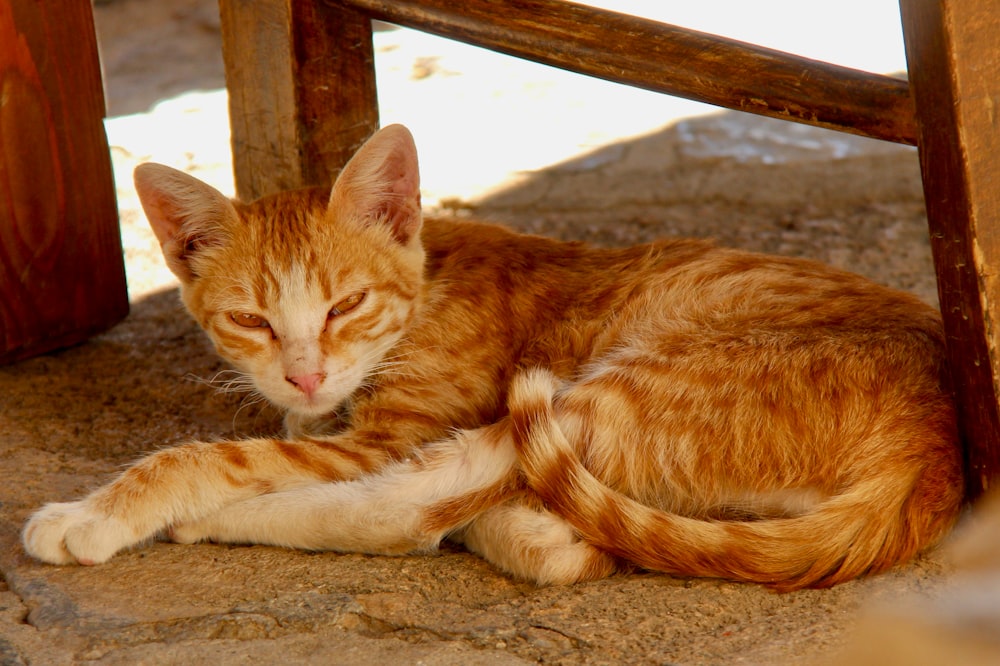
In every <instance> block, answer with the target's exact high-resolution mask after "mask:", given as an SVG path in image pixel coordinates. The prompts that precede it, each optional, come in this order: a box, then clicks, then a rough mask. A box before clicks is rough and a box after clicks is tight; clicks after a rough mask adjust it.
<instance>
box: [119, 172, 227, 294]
mask: <svg viewBox="0 0 1000 666" xmlns="http://www.w3.org/2000/svg"><path fill="white" fill-rule="evenodd" d="M133 179H134V180H135V189H136V192H138V194H139V201H140V202H141V203H142V208H143V210H144V211H145V212H146V218H147V219H148V220H149V225H150V226H151V227H152V228H153V233H154V234H156V239H157V240H158V241H160V248H161V249H162V250H163V258H164V259H166V261H167V266H168V267H169V268H170V270H171V271H173V273H174V275H176V276H177V277H178V278H180V280H181V281H182V282H189V281H190V280H191V279H192V278H193V277H195V275H196V274H197V272H196V270H195V266H194V265H193V264H194V263H196V262H195V261H194V260H195V258H196V257H197V255H198V253H199V252H200V251H202V250H204V249H206V248H211V247H218V246H221V245H224V244H225V243H226V240H227V239H228V237H229V232H228V230H229V229H230V228H231V227H232V225H233V224H234V223H235V222H236V220H237V219H238V216H237V214H236V209H235V208H234V207H233V204H232V202H231V201H230V200H229V199H227V198H226V197H225V195H223V194H222V193H221V192H219V191H218V190H216V189H215V188H214V187H212V186H210V185H207V184H205V183H203V182H201V181H200V180H198V179H197V178H195V177H194V176H189V175H188V174H186V173H184V172H183V171H178V170H177V169H172V168H170V167H168V166H164V165H162V164H153V163H148V164H140V165H139V166H137V167H136V168H135V172H134V174H133Z"/></svg>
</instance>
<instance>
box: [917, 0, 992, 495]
mask: <svg viewBox="0 0 1000 666" xmlns="http://www.w3.org/2000/svg"><path fill="white" fill-rule="evenodd" d="M900 9H901V11H902V16H903V28H904V34H905V38H906V39H905V41H906V55H907V61H908V62H909V71H910V73H911V74H910V76H911V80H912V85H913V93H914V97H915V99H916V102H917V108H918V109H919V113H918V124H919V136H920V162H921V167H922V170H923V179H924V195H925V198H926V201H927V217H928V220H929V224H930V232H931V245H932V249H933V252H934V264H935V267H936V270H937V276H938V292H939V295H940V300H941V309H942V313H943V314H944V318H945V329H946V333H947V336H948V343H949V355H950V357H951V358H950V361H951V369H952V372H951V374H952V380H953V384H954V389H955V392H956V397H957V400H958V405H959V409H960V410H961V412H960V413H961V420H962V423H963V431H964V436H965V440H966V442H967V447H968V468H969V486H970V488H969V489H970V492H971V493H972V494H973V495H977V494H979V493H980V492H982V491H983V490H985V489H987V488H989V487H991V486H996V485H997V483H998V480H1000V413H998V404H1000V402H998V397H1000V388H998V381H997V380H998V376H1000V351H998V347H1000V331H998V329H997V322H998V321H1000V319H998V317H1000V283H998V275H1000V157H998V156H1000V128H998V124H1000V89H998V88H997V82H998V81H1000V49H998V48H997V46H996V43H997V42H996V36H997V35H998V34H1000V14H998V13H997V11H996V4H995V2H994V0H949V2H944V3H942V2H926V1H924V0H902V2H900Z"/></svg>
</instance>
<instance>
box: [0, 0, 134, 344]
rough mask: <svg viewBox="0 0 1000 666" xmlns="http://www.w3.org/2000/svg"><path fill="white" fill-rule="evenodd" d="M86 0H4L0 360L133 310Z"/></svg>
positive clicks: (90, 330) (0, 18)
mask: <svg viewBox="0 0 1000 666" xmlns="http://www.w3.org/2000/svg"><path fill="white" fill-rule="evenodd" d="M103 117H104V92H103V88H102V87H101V70H100V65H99V63H98V59H97V43H96V38H95V36H94V25H93V17H92V15H91V4H90V0H65V1H64V2H60V3H58V9H57V8H56V4H54V3H47V2H20V1H19V0H0V363H6V362H11V361H15V360H18V359H21V358H26V357H28V356H31V355H34V354H39V353H42V352H46V351H49V350H52V349H56V348H58V347H63V346H66V345H70V344H74V343H77V342H80V341H81V340H83V339H85V338H86V337H88V336H89V335H92V334H94V333H96V332H98V331H101V330H103V329H105V328H107V327H108V326H110V325H112V324H113V323H115V322H117V321H118V320H120V319H121V318H122V317H124V316H125V315H126V313H127V312H128V293H127V291H126V288H125V271H124V263H123V260H122V249H121V239H120V234H119V229H118V212H117V207H116V202H115V190H114V180H113V179H112V175H111V155H110V152H109V151H108V144H107V138H106V135H105V133H104V125H103Z"/></svg>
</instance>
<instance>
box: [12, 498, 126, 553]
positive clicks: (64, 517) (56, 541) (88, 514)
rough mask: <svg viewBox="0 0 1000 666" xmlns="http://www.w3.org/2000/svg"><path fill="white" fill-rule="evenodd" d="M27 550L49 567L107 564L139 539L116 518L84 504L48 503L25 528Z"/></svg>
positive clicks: (24, 535)
mask: <svg viewBox="0 0 1000 666" xmlns="http://www.w3.org/2000/svg"><path fill="white" fill-rule="evenodd" d="M22 540H23V542H24V549H25V550H26V551H28V554H29V555H31V556H33V557H35V558H37V559H39V560H41V561H43V562H48V563H50V564H71V563H73V562H79V563H80V564H85V565H92V564H100V563H102V562H107V561H108V560H109V559H111V557H112V556H113V555H114V554H115V553H117V552H118V551H119V550H121V549H122V548H125V547H127V546H131V545H133V544H134V543H136V541H138V539H136V538H135V537H134V536H133V535H132V534H131V532H130V531H129V530H128V529H127V527H126V526H125V525H124V524H123V523H122V522H121V521H119V520H117V519H115V518H109V517H107V516H103V515H100V514H98V513H97V512H96V511H94V510H93V509H91V508H89V507H88V506H87V504H86V502H84V501H80V502H64V503H59V504H46V505H45V506H43V507H42V508H41V509H39V510H38V511H37V512H36V513H35V515H33V516H32V517H31V518H30V519H29V520H28V524H27V525H25V527H24V533H23V535H22Z"/></svg>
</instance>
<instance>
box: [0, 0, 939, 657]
mask: <svg viewBox="0 0 1000 666" xmlns="http://www.w3.org/2000/svg"><path fill="white" fill-rule="evenodd" d="M96 12H97V19H98V23H99V36H100V39H101V42H102V49H103V55H104V64H105V71H106V78H107V87H108V98H109V101H110V113H111V115H112V116H115V118H113V119H112V120H110V121H109V125H108V127H109V136H110V139H111V143H112V152H113V155H114V158H115V167H116V174H117V179H118V188H119V203H120V208H121V211H120V212H121V218H122V234H123V239H124V242H125V246H126V248H125V254H126V260H127V270H128V276H129V288H130V293H131V295H132V312H131V314H130V315H129V317H128V318H127V319H126V320H125V321H124V322H122V323H121V324H120V325H118V326H116V327H115V328H113V329H112V330H110V331H108V332H107V333H105V334H103V335H100V336H98V337H96V338H94V339H93V340H92V341H90V342H88V343H87V344H84V345H81V346H79V347H76V348H73V349H69V350H66V351H62V352H59V353H55V354H50V355H47V356H44V357H41V358H36V359H32V360H29V361H25V362H23V363H19V364H16V365H13V366H8V367H5V368H0V432H2V436H0V569H2V572H3V581H4V582H2V583H0V664H22V663H31V664H62V663H81V662H86V663H91V662H93V663H98V664H138V663H150V664H152V663H156V664H219V663H223V664H241V663H248V664H249V663H277V662H280V663H284V664H298V663H331V664H369V663H424V664H442V665H444V664H480V663H482V664H486V663H489V664H508V663H509V664H516V663H528V662H543V663H557V664H577V663H606V664H617V663H649V664H668V663H676V664H733V663H747V664H798V663H814V662H816V661H817V660H822V659H829V658H830V657H831V656H832V655H835V654H837V653H838V651H839V650H840V649H841V647H842V646H843V645H844V644H845V643H846V642H847V641H848V637H849V636H850V635H851V632H852V631H853V628H854V626H855V624H856V623H857V621H858V617H859V609H862V608H865V607H868V606H870V605H871V604H872V603H875V602H891V601H892V600H894V599H898V598H905V599H913V598H914V597H916V598H919V599H924V600H926V601H927V603H932V600H933V599H934V598H935V595H936V594H938V591H939V590H940V589H941V586H942V585H943V584H944V583H943V581H944V574H945V567H944V566H943V565H942V562H941V557H940V555H938V554H935V553H932V554H930V555H929V556H926V557H924V558H921V559H919V560H918V561H916V562H914V563H912V564H910V565H907V566H905V567H901V568H899V569H897V570H894V571H892V572H889V573H888V574H885V575H882V576H878V577H875V578H871V579H867V580H861V581H855V582H850V583H847V584H844V585H841V586H839V587H837V588H835V589H832V590H824V591H803V592H796V593H792V594H786V595H776V594H773V593H771V592H768V591H766V590H763V589H761V588H758V587H755V586H751V585H739V584H733V583H727V582H720V581H714V580H684V579H674V578H670V577H667V576H663V575H658V574H645V573H640V574H634V575H627V576H617V577H614V578H611V579H608V580H604V581H600V582H595V583H589V584H583V585H577V586H573V587H556V588H545V589H539V588H535V587H533V586H531V585H527V584H523V583H519V582H516V581H513V580H510V579H509V578H506V577H504V576H502V575H500V574H498V573H497V572H496V571H494V570H493V569H491V568H490V567H489V566H488V565H487V564H485V563H484V562H482V561H481V560H479V559H478V558H476V557H474V556H471V555H469V554H467V553H465V552H462V551H461V550H459V549H457V548H452V547H448V546H445V547H444V548H443V549H442V552H441V553H440V554H439V555H438V556H434V557H399V558H385V557H366V556H360V555H337V554H327V553H322V554H306V553H300V552H293V551H288V550H283V549H277V548H266V547H230V546H214V545H201V546H195V547H191V546H178V545H173V544H167V543H154V544H151V545H149V546H148V547H145V548H142V549H139V550H135V551H133V552H129V553H125V554H123V555H121V556H119V557H117V558H115V559H114V560H113V561H112V562H111V563H109V564H106V565H103V566H98V567H92V568H84V567H76V566H73V567H64V568H57V567H50V566H43V565H40V564H38V563H36V562H34V561H32V560H30V559H29V558H28V557H27V556H26V555H25V554H24V552H23V550H22V549H21V548H20V545H19V541H18V538H19V537H18V533H19V530H20V528H21V525H22V524H23V522H24V520H25V519H26V518H27V517H28V515H29V514H30V512H31V511H32V510H33V509H35V508H37V507H38V506H39V505H41V504H42V503H44V502H47V501H57V500H68V499H73V498H76V497H78V496H80V495H81V494H82V493H84V492H86V491H87V490H88V489H90V488H93V487H94V486H96V485H97V484H99V483H102V482H104V481H106V480H108V479H109V477H110V476H111V475H112V474H113V473H115V472H116V470H118V469H120V468H121V466H123V465H125V464H127V463H129V462H130V461H132V460H134V459H135V458H136V457H138V456H140V455H141V454H143V453H145V452H148V451H151V450H155V449H157V448H159V447H162V446H168V445H171V444H176V443H179V442H184V441H189V440H192V439H218V438H223V437H233V436H246V435H250V434H254V433H266V432H274V431H276V430H277V428H278V425H279V420H280V418H279V415H278V414H277V413H276V412H275V411H274V410H273V409H270V408H268V407H265V406H260V405H252V404H244V402H243V399H242V397H241V396H239V395H235V396H234V395H227V394H224V393H221V392H219V391H218V390H217V389H216V387H215V386H213V385H212V382H213V378H215V377H217V376H221V375H219V373H220V372H221V371H223V370H224V369H225V368H224V365H223V364H222V363H221V362H220V361H218V360H217V359H216V358H215V356H214V355H213V353H212V351H211V349H210V347H209V345H208V343H207V342H206V340H205V339H204V337H203V336H202V334H201V333H200V331H199V330H198V329H197V327H196V326H195V325H194V324H193V323H192V322H191V321H190V319H189V317H188V316H187V315H186V314H185V313H184V311H183V310H182V308H181V306H180V304H179V301H178V298H177V293H176V288H175V284H174V282H173V279H172V277H171V276H170V275H169V273H168V272H166V270H165V268H164V267H163V264H162V260H161V259H160V258H159V254H158V250H157V248H156V246H155V242H154V241H153V238H152V235H151V234H150V233H149V232H148V230H147V229H146V228H145V224H144V220H143V219H142V216H141V214H140V213H139V212H138V210H137V205H136V201H135V195H134V192H133V191H132V190H131V186H130V184H129V180H130V171H131V168H132V167H133V166H134V165H135V164H136V163H138V162H140V161H144V160H146V159H150V158H154V159H157V160H158V161H163V162H167V163H171V164H173V165H175V166H180V167H181V168H185V169H187V170H188V171H190V172H192V173H195V174H196V175H199V176H200V177H203V178H205V179H206V180H208V181H209V182H212V183H213V184H215V185H217V186H218V187H220V188H221V189H223V191H228V192H231V191H232V177H231V175H230V172H229V162H228V159H229V158H228V146H227V144H226V141H227V138H226V131H227V130H226V125H225V96H224V93H222V92H218V91H217V90H218V89H219V88H221V87H222V86H223V85H224V84H223V81H222V79H221V76H222V67H221V60H220V57H219V53H218V49H219V43H218V20H217V15H216V14H215V7H214V2H211V1H206V0H183V1H177V2H171V3H158V2H145V1H143V0H115V1H114V2H110V3H100V4H99V5H98V6H97V8H96ZM377 46H378V49H377V51H378V54H379V58H380V62H382V63H384V64H382V65H380V67H383V70H380V86H384V88H380V95H381V96H382V103H383V118H384V119H386V121H401V122H406V123H407V124H408V125H410V126H411V127H412V128H413V129H414V133H415V134H416V135H417V141H418V144H419V147H420V150H421V156H422V159H423V163H424V165H425V176H424V183H425V199H426V201H427V202H428V204H429V206H430V207H431V208H432V209H434V210H436V211H437V212H442V213H444V214H454V215H472V214H475V215H477V216H484V217H488V218H492V219H495V220H499V221H503V222H505V223H508V224H510V225H512V226H514V227H516V228H520V229H525V230H530V231H536V232H539V233H546V234H551V235H556V236H559V237H564V238H574V239H585V240H590V241H593V242H596V243H603V244H628V243H634V242H640V241H643V240H647V239H651V238H654V237H658V236H664V235H674V234H676V235H688V236H702V237H714V238H716V239H718V242H719V243H720V244H724V245H733V246H739V247H744V248H750V249H754V250H763V251H769V252H776V253H781V254H787V255H797V256H809V257H814V258H818V259H821V260H824V261H827V262H830V263H833V264H835V265H838V266H842V267H846V268H849V269H852V270H855V271H858V272H860V273H863V274H865V275H868V276H870V277H872V278H874V279H876V280H878V281H880V282H883V283H886V284H890V285H893V286H897V287H900V288H903V289H907V290H910V291H913V292H915V293H917V294H918V295H920V296H921V297H923V298H924V299H926V300H928V301H929V302H932V303H933V302H934V301H935V295H934V278H933V271H932V268H931V263H930V254H929V248H928V243H927V238H926V227H925V224H926V221H925V218H924V213H923V202H922V196H921V187H920V182H919V171H918V166H917V161H916V154H915V152H914V151H912V150H910V149H905V148H902V147H897V146H892V145H888V144H883V143H878V142H872V141H865V140H861V139H853V138H850V137H844V136H842V135H834V134H831V133H828V132H822V131H819V130H813V129H809V128H802V127H799V126H793V125H789V124H784V123H777V122H772V121H764V120H760V119H756V118H752V117H747V116H741V115H738V114H731V113H716V114H712V115H698V116H696V117H691V118H687V119H685V120H682V121H677V120H676V118H678V117H679V116H682V115H684V113H687V112H688V111H690V110H691V107H688V106H684V104H686V103H682V104H681V106H677V107H670V109H666V107H655V106H652V107H650V106H649V105H639V104H637V103H635V100H636V99H638V98H636V97H633V96H630V95H636V94H638V93H631V92H626V91H622V90H620V89H617V88H615V89H614V94H616V95H621V96H622V97H618V98H614V100H611V99H610V98H605V97H603V95H604V93H602V92H598V93H596V94H597V95H598V97H597V98H596V99H595V97H594V94H595V93H594V91H593V90H592V89H591V88H590V87H589V86H591V85H592V84H591V83H577V82H576V80H575V79H574V80H573V82H571V83H568V82H567V81H569V80H568V79H565V78H563V77H562V75H561V74H557V73H555V72H553V71H552V70H547V69H541V70H532V71H533V72H535V73H534V74H530V75H527V78H525V76H526V75H524V74H523V70H522V69H521V67H522V65H520V64H508V65H502V66H500V69H497V70H492V71H493V73H492V74H491V75H490V76H489V77H483V76H477V77H473V76H472V75H470V74H468V72H467V70H470V71H471V70H475V68H476V67H477V66H479V65H480V64H481V63H480V61H479V60H477V58H480V57H485V56H480V55H478V54H473V55H469V54H468V53H466V52H461V53H459V52H455V51H452V50H449V48H450V47H447V48H446V47H442V46H439V45H436V44H432V43H430V42H427V41H425V40H423V38H421V37H420V36H414V35H412V34H408V33H404V32H403V31H391V30H385V31H383V32H380V33H379V35H378V41H377ZM470 63H471V64H470ZM504 68H507V69H504ZM484 78H485V81H484ZM473 79H474V80H473ZM396 83H398V85H395V84H396ZM505 85H506V86H508V87H506V88H504V87H503V86H505ZM490 86H492V87H490ZM193 89H202V90H207V91H216V92H205V93H199V94H190V93H189V91H191V90H193ZM600 90H604V89H600ZM181 92H188V93H189V94H187V95H185V96H183V97H181V98H180V99H173V100H171V101H168V102H164V103H161V104H159V105H158V106H155V108H152V111H151V112H150V113H145V112H146V111H149V110H150V108H151V107H153V106H154V104H156V103H157V102H159V101H160V100H164V99H167V98H171V97H174V96H175V95H177V94H178V93H181ZM608 94H610V93H608ZM447 95H452V97H448V96H447ZM644 95H645V93H642V94H641V96H642V97H641V98H642V100H647V99H648V98H647V97H645V96H644ZM473 96H476V97H475V99H476V100H480V101H473V102H469V103H471V104H473V106H472V107H471V110H468V109H467V110H464V111H460V112H459V113H460V114H465V115H462V116H461V117H460V118H457V119H456V117H455V115H454V114H455V113H456V112H455V109H456V108H459V107H458V106H457V105H459V104H460V103H462V102H463V100H462V99H460V98H463V97H469V98H472V97H473ZM484 98H485V100H486V102H483V101H481V100H483V99H484ZM616 100H617V101H616ZM464 101H466V102H467V101H468V100H464ZM476 104H481V105H482V106H475V105H476ZM532 104H534V105H535V106H531V105H532ZM547 104H549V106H546V105H547ZM608 104H611V105H613V106H614V109H615V110H614V111H609V110H608V107H607V105H608ZM650 104H675V103H674V102H650ZM678 109H680V111H678ZM136 112H142V113H140V115H137V116H130V117H119V116H123V114H127V113H136ZM487 113H493V114H495V115H494V116H487V115H486V114H487ZM697 113H701V114H704V109H698V110H697ZM449 114H451V115H449ZM518 114H521V115H518ZM442 116H443V117H442ZM498 116H499V117H501V118H502V120H497V117H498ZM651 118H652V120H651ZM459 120H462V121H464V122H459ZM615 128H620V132H619V134H617V135H616V134H615ZM536 148H537V150H534V149H536ZM559 155H562V157H558V156H559ZM553 156H555V158H553ZM449 184H451V186H450V185H449ZM816 538H817V539H822V538H823V535H816Z"/></svg>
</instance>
